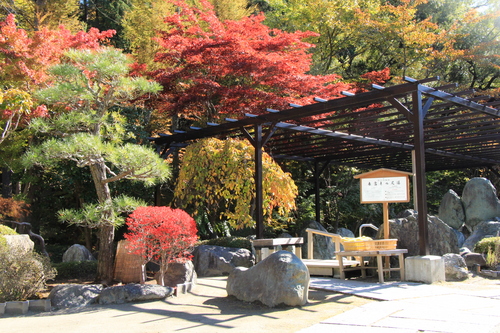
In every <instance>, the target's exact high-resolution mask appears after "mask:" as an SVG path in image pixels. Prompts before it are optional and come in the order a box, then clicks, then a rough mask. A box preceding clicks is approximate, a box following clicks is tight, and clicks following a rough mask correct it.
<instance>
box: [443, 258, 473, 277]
mask: <svg viewBox="0 0 500 333" xmlns="http://www.w3.org/2000/svg"><path fill="white" fill-rule="evenodd" d="M443 259H444V270H445V276H446V281H461V280H465V279H467V278H468V277H469V271H468V270H467V265H466V264H465V260H464V258H462V256H460V255H459V254H456V253H446V254H445V255H444V256H443Z"/></svg>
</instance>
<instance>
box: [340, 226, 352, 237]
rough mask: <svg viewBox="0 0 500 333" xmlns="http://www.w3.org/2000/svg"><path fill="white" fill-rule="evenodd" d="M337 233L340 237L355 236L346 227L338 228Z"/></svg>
mask: <svg viewBox="0 0 500 333" xmlns="http://www.w3.org/2000/svg"><path fill="white" fill-rule="evenodd" d="M337 234H339V235H340V236H342V237H350V238H354V237H356V236H355V235H354V232H352V231H351V230H349V229H346V228H338V230H337Z"/></svg>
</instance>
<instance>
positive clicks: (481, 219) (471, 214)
mask: <svg viewBox="0 0 500 333" xmlns="http://www.w3.org/2000/svg"><path fill="white" fill-rule="evenodd" d="M438 216H439V218H440V219H441V220H442V221H443V222H444V223H446V224H447V225H449V226H450V227H451V228H453V229H454V230H456V231H458V232H462V233H463V234H466V235H470V236H469V237H467V238H466V239H465V242H464V243H463V244H459V246H460V247H466V248H468V249H469V250H471V251H472V250H474V245H475V244H476V243H477V242H478V241H480V240H481V239H483V238H486V237H496V236H497V235H498V233H499V232H500V222H499V218H500V201H499V200H498V198H497V192H496V189H495V187H494V186H493V184H492V183H491V182H490V181H489V180H488V179H486V178H480V177H476V178H472V179H471V180H469V181H468V182H467V184H465V186H464V189H463V193H462V198H460V197H459V196H458V195H457V194H456V193H455V192H453V191H452V190H450V191H449V192H448V193H447V194H446V195H445V196H444V198H443V201H442V202H441V205H440V207H439V213H438ZM464 238H465V237H464Z"/></svg>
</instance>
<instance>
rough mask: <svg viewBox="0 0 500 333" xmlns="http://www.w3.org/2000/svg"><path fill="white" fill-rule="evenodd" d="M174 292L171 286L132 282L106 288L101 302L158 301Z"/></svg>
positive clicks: (100, 298)
mask: <svg viewBox="0 0 500 333" xmlns="http://www.w3.org/2000/svg"><path fill="white" fill-rule="evenodd" d="M173 294H174V289H173V288H171V287H163V286H159V285H156V284H136V283H130V284H126V285H122V286H114V287H108V288H105V289H104V290H103V291H102V292H101V294H100V295H99V304H122V303H128V302H141V301H156V300H162V299H165V298H167V297H168V296H172V295H173Z"/></svg>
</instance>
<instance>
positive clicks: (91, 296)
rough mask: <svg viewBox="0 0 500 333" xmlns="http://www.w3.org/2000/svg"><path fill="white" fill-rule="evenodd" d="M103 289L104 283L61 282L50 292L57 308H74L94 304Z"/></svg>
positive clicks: (53, 304) (50, 296)
mask: <svg viewBox="0 0 500 333" xmlns="http://www.w3.org/2000/svg"><path fill="white" fill-rule="evenodd" d="M102 289H103V286H102V284H88V285H83V284H60V285H57V286H55V287H54V288H53V289H52V290H51V291H50V294H49V297H48V298H49V299H50V300H51V302H52V306H53V307H55V308H59V309H60V308H73V307H82V306H87V305H90V304H93V303H95V302H96V301H97V297H98V296H99V294H100V293H101V291H102Z"/></svg>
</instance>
